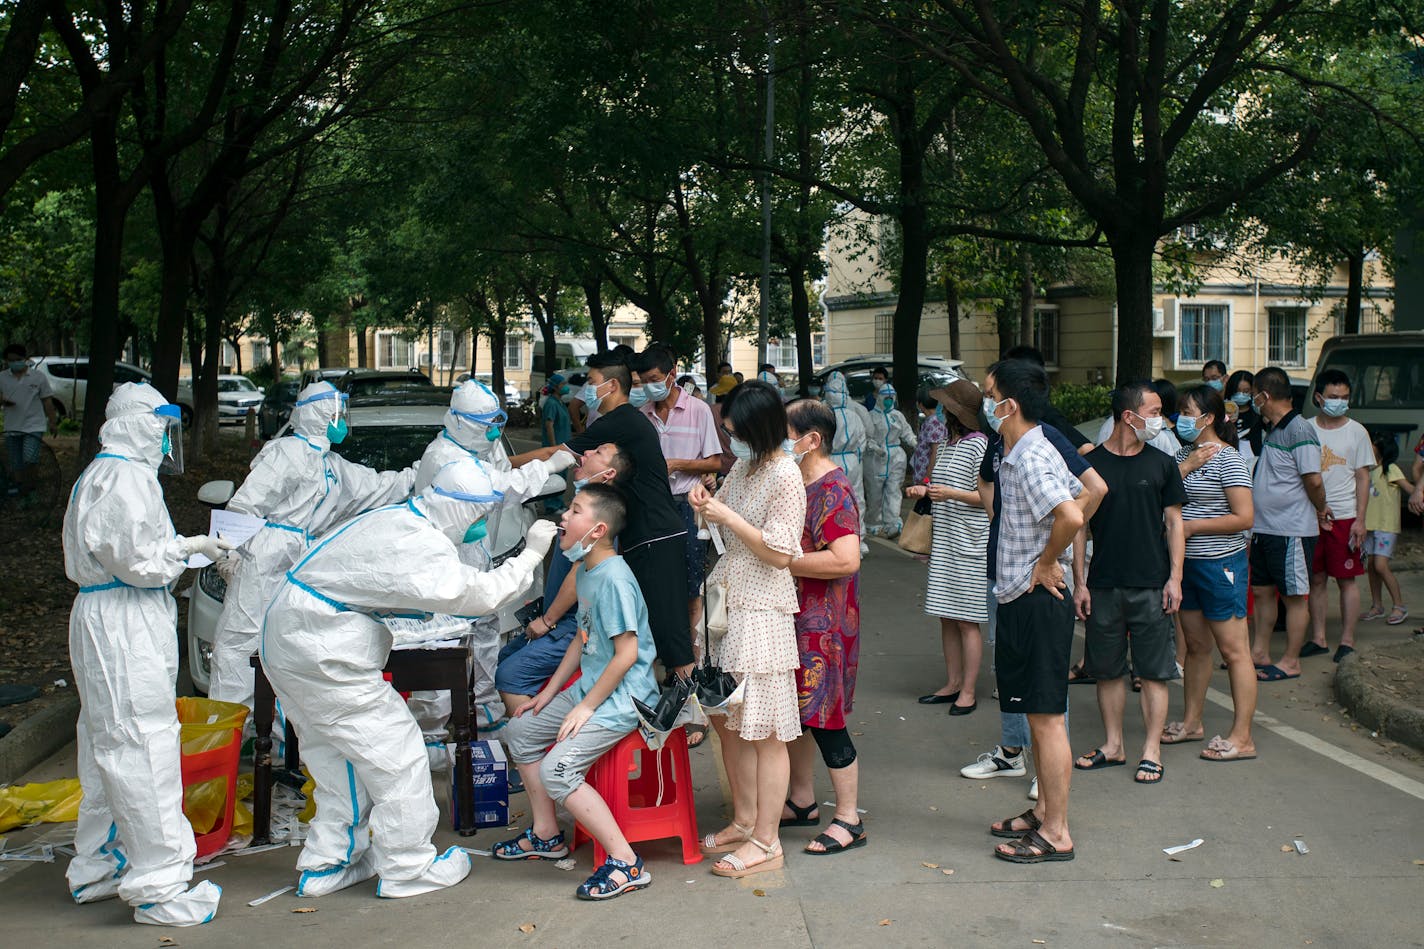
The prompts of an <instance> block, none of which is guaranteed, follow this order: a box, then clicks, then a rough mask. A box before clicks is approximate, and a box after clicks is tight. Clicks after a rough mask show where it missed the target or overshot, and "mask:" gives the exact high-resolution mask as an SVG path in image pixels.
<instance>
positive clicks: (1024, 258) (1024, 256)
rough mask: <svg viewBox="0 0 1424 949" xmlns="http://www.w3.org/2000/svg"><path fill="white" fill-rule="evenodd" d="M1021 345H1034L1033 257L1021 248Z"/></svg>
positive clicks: (1027, 250)
mask: <svg viewBox="0 0 1424 949" xmlns="http://www.w3.org/2000/svg"><path fill="white" fill-rule="evenodd" d="M1019 344H1020V345H1022V346H1032V345H1033V255H1032V254H1031V253H1029V249H1028V245H1024V246H1022V247H1020V248H1019Z"/></svg>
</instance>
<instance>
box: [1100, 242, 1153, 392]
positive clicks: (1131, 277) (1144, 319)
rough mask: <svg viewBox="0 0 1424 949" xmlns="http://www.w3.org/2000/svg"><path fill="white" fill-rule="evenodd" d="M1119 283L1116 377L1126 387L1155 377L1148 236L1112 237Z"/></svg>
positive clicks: (1150, 253) (1116, 278)
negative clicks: (1153, 375)
mask: <svg viewBox="0 0 1424 949" xmlns="http://www.w3.org/2000/svg"><path fill="white" fill-rule="evenodd" d="M1109 242H1110V243H1111V245H1112V255H1113V268H1114V271H1115V274H1114V276H1115V281H1116V284H1117V378H1116V379H1114V380H1113V384H1114V385H1119V386H1121V385H1126V384H1127V383H1129V382H1135V381H1137V380H1139V379H1150V378H1152V304H1153V298H1152V255H1153V253H1154V251H1155V249H1156V239H1155V238H1153V237H1151V236H1150V235H1149V234H1146V233H1142V234H1136V235H1133V234H1123V235H1118V236H1117V237H1116V238H1113V237H1110V238H1109Z"/></svg>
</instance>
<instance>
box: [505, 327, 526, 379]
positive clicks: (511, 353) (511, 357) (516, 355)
mask: <svg viewBox="0 0 1424 949" xmlns="http://www.w3.org/2000/svg"><path fill="white" fill-rule="evenodd" d="M524 342H525V340H524V336H523V335H522V334H519V333H510V334H509V335H508V336H506V337H505V338H504V368H506V369H514V370H517V371H520V372H523V371H524Z"/></svg>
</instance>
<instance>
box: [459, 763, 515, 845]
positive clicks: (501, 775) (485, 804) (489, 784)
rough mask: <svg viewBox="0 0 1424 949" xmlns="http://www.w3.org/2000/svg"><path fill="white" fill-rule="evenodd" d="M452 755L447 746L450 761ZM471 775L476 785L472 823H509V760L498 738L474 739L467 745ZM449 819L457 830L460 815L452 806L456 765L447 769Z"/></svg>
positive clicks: (492, 824) (502, 825) (498, 824)
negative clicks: (448, 775) (473, 819)
mask: <svg viewBox="0 0 1424 949" xmlns="http://www.w3.org/2000/svg"><path fill="white" fill-rule="evenodd" d="M454 754H455V748H454V745H451V746H450V755H451V760H452V761H453V759H454ZM470 759H471V765H470V767H471V771H472V772H473V774H472V778H473V780H474V784H475V826H476V827H505V826H508V824H509V760H508V759H507V758H506V757H505V755H504V746H503V745H501V744H500V743H499V742H498V741H476V742H472V743H471V744H470ZM450 821H451V823H452V825H453V826H454V829H455V830H457V831H458V830H459V829H460V816H459V812H458V809H457V808H456V807H455V768H454V767H452V768H451V769H450Z"/></svg>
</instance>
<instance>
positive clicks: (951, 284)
mask: <svg viewBox="0 0 1424 949" xmlns="http://www.w3.org/2000/svg"><path fill="white" fill-rule="evenodd" d="M944 315H945V317H946V318H947V319H948V320H949V358H950V359H961V358H963V357H961V356H960V355H959V353H960V341H959V282H958V281H957V280H955V279H954V277H952V276H950V274H949V272H948V271H945V274H944Z"/></svg>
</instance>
